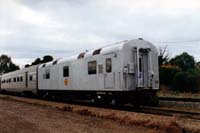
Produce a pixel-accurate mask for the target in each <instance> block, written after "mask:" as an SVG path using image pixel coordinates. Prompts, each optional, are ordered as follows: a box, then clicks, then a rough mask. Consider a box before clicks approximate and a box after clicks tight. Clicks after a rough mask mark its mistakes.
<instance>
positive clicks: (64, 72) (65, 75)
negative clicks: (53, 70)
mask: <svg viewBox="0 0 200 133" xmlns="http://www.w3.org/2000/svg"><path fill="white" fill-rule="evenodd" d="M63 77H69V66H63Z"/></svg>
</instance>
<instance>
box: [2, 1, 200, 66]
mask: <svg viewBox="0 0 200 133" xmlns="http://www.w3.org/2000/svg"><path fill="white" fill-rule="evenodd" d="M140 37H141V38H144V39H145V40H148V41H150V42H152V43H154V44H155V45H156V46H157V47H159V46H164V45H168V49H169V53H170V55H171V56H172V57H173V56H174V55H176V54H180V53H181V52H183V51H186V52H188V53H190V54H192V55H193V56H195V59H196V60H197V61H199V60H200V1H199V0H123V1H122V0H0V54H8V55H9V56H11V57H12V58H13V61H14V62H15V63H16V64H18V65H20V66H21V67H22V66H23V65H25V64H26V63H30V62H32V61H33V60H34V59H35V58H37V57H43V55H46V54H50V55H52V56H54V57H55V58H60V57H66V56H69V55H73V54H77V53H79V52H81V51H85V50H86V49H93V48H99V47H101V46H105V45H107V44H110V43H114V42H118V41H122V40H127V39H128V40H129V39H135V38H140Z"/></svg>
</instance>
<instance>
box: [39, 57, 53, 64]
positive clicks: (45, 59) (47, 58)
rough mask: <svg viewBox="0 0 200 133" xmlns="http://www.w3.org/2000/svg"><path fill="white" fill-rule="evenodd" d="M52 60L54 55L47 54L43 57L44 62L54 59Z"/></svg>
mask: <svg viewBox="0 0 200 133" xmlns="http://www.w3.org/2000/svg"><path fill="white" fill-rule="evenodd" d="M52 60H53V57H52V56H50V55H45V56H44V57H43V60H42V63H46V62H50V61H52Z"/></svg>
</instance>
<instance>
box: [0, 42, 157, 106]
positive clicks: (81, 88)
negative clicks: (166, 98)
mask: <svg viewBox="0 0 200 133" xmlns="http://www.w3.org/2000/svg"><path fill="white" fill-rule="evenodd" d="M158 88H159V73H158V53H157V50H156V47H155V46H154V45H152V44H151V43H150V42H148V41H145V40H143V39H135V40H130V41H123V42H120V43H116V44H113V45H109V46H106V47H103V48H99V49H95V50H91V51H88V52H83V53H80V54H78V55H75V56H71V57H66V58H63V59H58V60H54V61H52V62H48V63H45V64H40V65H37V66H31V67H29V68H24V69H21V70H18V71H15V72H11V73H7V74H3V75H2V77H1V90H2V91H8V92H23V93H26V92H29V93H30V92H31V93H33V94H35V95H38V96H57V97H65V98H69V99H90V100H93V101H108V102H111V103H115V102H116V101H117V102H123V103H135V102H139V101H141V100H147V99H145V98H146V96H155V95H156V91H157V90H158Z"/></svg>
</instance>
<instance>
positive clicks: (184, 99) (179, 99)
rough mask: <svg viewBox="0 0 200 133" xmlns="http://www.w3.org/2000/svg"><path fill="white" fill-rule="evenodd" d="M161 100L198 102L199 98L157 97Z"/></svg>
mask: <svg viewBox="0 0 200 133" xmlns="http://www.w3.org/2000/svg"><path fill="white" fill-rule="evenodd" d="M158 99H159V100H161V101H178V102H200V98H175V97H158Z"/></svg>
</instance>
